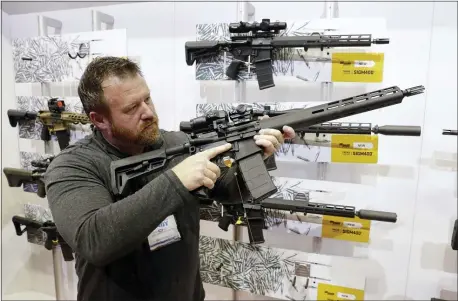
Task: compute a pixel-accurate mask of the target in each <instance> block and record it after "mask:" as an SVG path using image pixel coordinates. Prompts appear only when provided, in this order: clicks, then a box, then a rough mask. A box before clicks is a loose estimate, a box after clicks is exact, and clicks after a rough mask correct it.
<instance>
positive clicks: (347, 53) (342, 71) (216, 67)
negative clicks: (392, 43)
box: [195, 18, 385, 82]
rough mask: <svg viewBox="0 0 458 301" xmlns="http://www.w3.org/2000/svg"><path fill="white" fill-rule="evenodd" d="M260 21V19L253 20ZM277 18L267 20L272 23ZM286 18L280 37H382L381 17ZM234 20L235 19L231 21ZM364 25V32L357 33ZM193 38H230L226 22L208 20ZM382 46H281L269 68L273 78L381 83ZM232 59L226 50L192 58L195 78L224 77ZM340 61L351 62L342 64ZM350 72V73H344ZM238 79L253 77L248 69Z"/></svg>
mask: <svg viewBox="0 0 458 301" xmlns="http://www.w3.org/2000/svg"><path fill="white" fill-rule="evenodd" d="M256 21H258V22H260V21H261V20H256ZM274 21H277V20H271V22H274ZM279 21H286V23H287V28H286V29H285V30H284V31H282V32H281V34H280V36H291V37H297V36H304V37H306V36H310V35H312V34H332V35H338V34H340V35H358V34H367V33H372V34H374V35H375V36H374V38H384V36H382V35H384V34H385V22H384V20H383V19H366V18H357V19H344V18H342V19H332V20H327V19H316V20H304V21H291V20H289V21H288V20H279ZM234 22H235V21H234ZM361 28H365V31H364V33H363V32H360V31H361ZM196 35H197V37H196V41H222V42H223V41H225V42H230V41H231V34H230V33H229V23H208V24H198V25H197V26H196ZM383 46H384V45H372V46H371V47H366V48H365V47H342V48H332V49H327V50H326V51H321V50H320V49H312V48H311V49H308V51H307V52H306V51H304V50H301V49H299V48H289V49H281V50H280V51H278V52H277V53H275V54H274V56H273V61H272V67H273V74H274V76H275V77H283V76H287V77H298V78H300V79H302V80H304V81H308V82H330V81H336V82H339V81H340V82H361V81H363V82H381V81H382V79H383V65H384V55H383ZM233 60H234V58H233V55H232V54H231V53H230V52H220V53H218V54H217V55H213V56H210V57H201V58H198V59H197V61H196V67H195V68H196V69H195V70H196V73H195V74H196V79H197V80H228V79H230V78H229V77H228V76H227V75H226V70H227V68H228V66H229V65H230V63H231V62H232V61H233ZM344 62H351V63H350V64H344ZM360 68H364V70H369V69H370V71H371V72H372V74H371V75H372V79H371V80H364V78H367V76H358V74H360V73H358V72H359V71H358V70H360ZM348 72H351V73H352V74H353V76H350V75H348ZM238 79H239V80H256V75H255V73H254V71H253V70H252V69H248V70H243V71H240V72H239V74H238Z"/></svg>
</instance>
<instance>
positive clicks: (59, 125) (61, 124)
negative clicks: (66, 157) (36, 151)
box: [7, 98, 91, 150]
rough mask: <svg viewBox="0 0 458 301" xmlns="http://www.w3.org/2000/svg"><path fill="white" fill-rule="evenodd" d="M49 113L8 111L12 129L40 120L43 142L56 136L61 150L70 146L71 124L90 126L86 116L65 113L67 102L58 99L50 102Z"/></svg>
mask: <svg viewBox="0 0 458 301" xmlns="http://www.w3.org/2000/svg"><path fill="white" fill-rule="evenodd" d="M48 110H49V111H38V112H31V111H19V110H8V113H7V114H8V119H9V121H10V125H11V126H12V127H16V126H17V124H18V123H19V122H24V121H30V120H36V119H38V120H39V121H40V122H41V123H42V124H43V128H42V130H41V135H40V137H41V140H43V141H49V140H51V135H56V137H57V141H58V142H59V148H60V150H63V149H64V148H66V147H67V146H68V145H69V144H70V125H71V124H90V123H91V120H90V119H89V117H87V115H86V114H81V113H73V112H67V111H65V102H64V101H63V100H61V99H58V98H51V99H49V100H48Z"/></svg>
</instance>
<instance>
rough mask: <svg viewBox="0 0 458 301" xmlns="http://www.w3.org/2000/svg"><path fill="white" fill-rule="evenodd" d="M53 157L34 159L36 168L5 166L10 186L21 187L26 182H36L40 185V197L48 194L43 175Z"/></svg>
mask: <svg viewBox="0 0 458 301" xmlns="http://www.w3.org/2000/svg"><path fill="white" fill-rule="evenodd" d="M53 159H54V156H50V157H48V158H44V159H42V160H33V161H32V162H31V165H32V167H34V169H32V170H27V169H21V168H11V167H5V168H3V173H4V174H5V177H6V180H7V181H8V186H10V187H21V186H23V185H26V184H36V185H37V186H38V191H37V195H38V196H39V197H40V198H44V197H45V196H46V189H45V184H44V182H43V175H44V173H45V172H46V169H47V168H48V166H49V164H50V163H51V161H52V160H53Z"/></svg>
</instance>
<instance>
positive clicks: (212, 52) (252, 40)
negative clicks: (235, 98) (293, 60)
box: [185, 19, 389, 90]
mask: <svg viewBox="0 0 458 301" xmlns="http://www.w3.org/2000/svg"><path fill="white" fill-rule="evenodd" d="M286 27H287V24H286V22H273V23H272V22H270V19H263V20H262V22H261V23H257V22H253V23H247V22H240V23H230V24H229V33H232V34H241V35H235V36H231V41H230V42H227V41H191V42H186V43H185V53H186V64H187V65H188V66H192V65H193V64H194V62H195V61H196V59H199V58H203V57H211V56H216V55H219V54H220V53H221V52H230V53H231V54H232V55H233V60H232V62H231V64H230V65H229V67H228V68H227V70H226V75H227V76H228V77H229V78H231V79H237V74H238V73H239V71H240V68H241V67H242V65H245V64H247V63H248V64H251V63H252V64H254V65H255V72H256V77H257V80H258V84H259V89H260V90H263V89H267V88H271V87H274V86H275V84H274V80H273V72H272V61H273V60H274V59H275V58H274V55H275V54H276V53H277V52H278V51H279V50H281V49H285V48H304V50H305V51H307V50H308V49H310V48H318V49H321V50H323V49H325V48H333V47H370V46H371V45H372V44H389V39H372V35H370V34H351V35H321V34H318V33H314V34H312V35H310V36H292V37H288V36H281V33H280V31H281V30H285V29H286ZM248 33H251V35H247V34H248ZM249 57H251V62H247V60H248V58H249Z"/></svg>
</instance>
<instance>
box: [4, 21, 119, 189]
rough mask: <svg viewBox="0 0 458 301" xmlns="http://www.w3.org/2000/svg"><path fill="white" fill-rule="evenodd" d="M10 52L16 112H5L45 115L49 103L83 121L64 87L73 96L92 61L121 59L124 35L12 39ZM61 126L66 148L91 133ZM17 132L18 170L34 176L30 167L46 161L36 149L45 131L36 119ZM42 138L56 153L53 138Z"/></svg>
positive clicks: (84, 128) (87, 127)
mask: <svg viewBox="0 0 458 301" xmlns="http://www.w3.org/2000/svg"><path fill="white" fill-rule="evenodd" d="M12 49H13V60H14V72H15V82H16V95H17V96H16V106H15V107H14V108H11V110H16V112H17V113H21V112H22V113H26V112H31V113H39V112H40V111H42V112H49V111H50V110H51V109H52V110H54V108H52V107H50V106H49V103H48V101H49V100H50V99H51V98H55V99H58V100H63V101H64V103H65V110H64V112H67V113H78V114H81V115H84V110H83V106H82V103H81V101H80V99H79V98H78V97H75V91H70V90H71V89H67V88H68V86H69V85H70V86H71V85H73V90H75V87H76V86H77V85H78V81H79V79H80V78H81V76H82V73H83V71H84V70H85V69H86V67H87V65H88V64H89V63H90V62H91V61H92V60H93V59H95V58H97V57H103V56H127V34H126V30H125V29H116V30H107V31H94V32H82V33H75V34H66V35H54V36H39V37H33V38H19V39H13V41H12ZM37 84H38V85H37ZM55 122H60V121H59V120H56V121H55ZM65 126H66V128H67V129H68V132H69V140H70V144H72V143H74V142H75V141H77V140H79V139H81V138H83V137H84V136H86V135H88V134H90V133H91V128H90V125H89V124H85V125H83V124H81V123H78V122H75V123H72V122H68V123H66V124H65ZM17 127H18V132H19V151H20V160H21V167H22V168H23V169H26V170H29V171H31V170H35V167H33V166H32V165H31V161H32V160H42V159H43V158H45V157H47V155H45V148H44V147H42V146H40V145H38V144H37V142H38V141H40V140H42V139H43V136H42V130H43V127H45V125H44V124H43V122H42V120H40V116H38V117H37V118H35V119H26V118H19V120H18V124H17ZM46 127H47V126H46ZM51 127H52V125H51V126H50V127H49V128H51ZM48 138H49V139H50V141H52V142H51V144H50V145H51V146H52V149H53V150H54V151H53V153H57V152H58V151H59V150H58V147H57V140H58V139H57V136H56V135H55V134H51V135H49V137H48ZM45 139H46V138H45ZM44 143H45V142H43V146H44ZM56 148H57V151H56ZM23 189H24V191H26V192H33V193H36V192H37V190H38V186H37V185H36V184H25V185H24V186H23Z"/></svg>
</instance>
